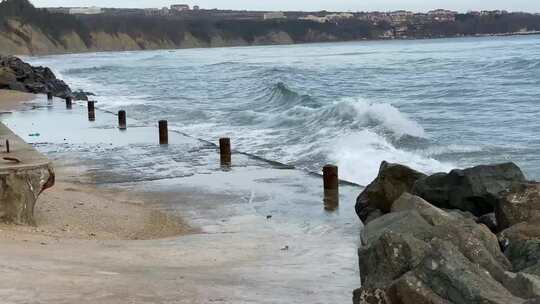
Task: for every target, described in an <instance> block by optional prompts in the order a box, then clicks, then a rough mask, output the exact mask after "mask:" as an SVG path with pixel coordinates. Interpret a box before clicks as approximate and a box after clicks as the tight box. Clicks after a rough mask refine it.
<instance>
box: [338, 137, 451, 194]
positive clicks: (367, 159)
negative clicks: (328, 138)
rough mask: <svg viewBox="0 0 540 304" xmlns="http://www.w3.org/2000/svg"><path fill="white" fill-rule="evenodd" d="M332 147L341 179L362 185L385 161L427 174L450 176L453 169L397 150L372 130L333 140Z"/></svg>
mask: <svg viewBox="0 0 540 304" xmlns="http://www.w3.org/2000/svg"><path fill="white" fill-rule="evenodd" d="M332 146H333V149H332V150H331V151H330V152H329V153H330V155H329V158H330V160H332V161H334V162H335V163H336V164H337V165H338V166H339V170H340V177H342V178H343V179H345V180H349V181H353V182H357V183H360V184H362V185H367V184H369V183H370V182H371V181H372V180H373V179H374V178H375V177H376V176H377V172H378V170H379V166H380V163H381V162H382V161H388V162H392V163H400V164H405V165H407V166H410V167H411V168H413V169H416V170H419V171H422V172H426V173H434V172H447V171H449V170H451V169H452V168H453V166H452V165H451V164H446V163H441V162H439V161H437V160H435V159H433V158H430V157H425V156H422V155H419V154H415V153H413V152H408V151H404V150H400V149H397V148H396V147H394V146H392V145H391V144H390V143H389V142H388V141H387V140H386V139H384V137H382V136H380V135H378V134H376V133H374V132H372V131H370V130H362V131H359V132H357V133H352V134H348V135H345V136H342V137H340V138H338V139H336V140H334V142H333V145H332Z"/></svg>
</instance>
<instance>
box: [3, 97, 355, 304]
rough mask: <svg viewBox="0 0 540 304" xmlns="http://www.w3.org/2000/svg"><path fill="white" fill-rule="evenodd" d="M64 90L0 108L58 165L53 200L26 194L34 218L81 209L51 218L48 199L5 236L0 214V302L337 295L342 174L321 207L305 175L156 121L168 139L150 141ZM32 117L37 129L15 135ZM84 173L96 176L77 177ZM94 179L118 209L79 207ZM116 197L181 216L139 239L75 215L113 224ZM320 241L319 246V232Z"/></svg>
mask: <svg viewBox="0 0 540 304" xmlns="http://www.w3.org/2000/svg"><path fill="white" fill-rule="evenodd" d="M74 103H75V105H76V106H75V105H74V106H73V108H72V109H66V107H65V105H64V102H63V101H61V100H59V99H55V100H54V101H53V103H52V104H51V103H47V101H46V100H45V97H42V99H40V100H36V102H35V103H34V104H33V105H32V109H31V110H28V111H19V112H14V113H13V114H11V115H7V116H6V117H5V119H3V123H4V124H6V125H7V126H9V127H12V128H13V130H15V131H16V132H17V133H18V134H19V135H20V136H21V138H22V139H23V140H25V141H27V142H29V143H32V142H33V143H34V144H35V145H37V148H38V149H39V150H40V151H41V153H44V154H45V155H47V156H48V157H49V158H50V159H51V160H52V161H53V163H56V164H57V168H58V173H59V174H58V175H59V176H63V178H59V179H58V180H57V181H58V183H57V186H56V188H57V189H59V190H61V191H60V192H59V193H58V195H64V196H65V195H69V196H71V197H73V198H76V199H74V200H68V202H67V203H65V204H63V205H55V204H54V203H52V201H54V199H55V196H54V195H53V194H54V193H53V192H49V193H48V194H50V197H51V199H52V201H51V203H48V202H45V203H41V202H38V204H37V206H38V207H39V208H42V209H41V211H39V210H38V214H37V216H36V218H37V221H38V224H40V215H39V213H41V214H43V215H44V216H46V218H49V219H50V218H51V217H50V216H49V213H51V212H56V210H53V208H58V209H63V210H65V211H66V212H68V213H70V214H73V213H74V214H75V215H77V212H81V213H82V216H81V217H83V218H84V219H85V221H83V222H80V225H81V226H82V229H81V227H73V230H72V231H63V230H62V229H66V230H68V229H72V227H71V225H70V226H69V227H64V224H65V223H64V222H63V221H64V219H66V220H70V219H69V218H66V217H64V216H63V215H62V214H61V213H60V214H59V216H57V217H55V218H54V220H51V221H49V222H46V221H45V222H41V223H42V224H43V223H44V224H45V226H40V227H38V228H24V227H15V228H17V229H22V230H25V229H26V231H15V233H16V238H13V237H11V232H10V231H11V230H10V231H7V232H6V231H4V228H2V227H0V230H3V231H2V232H0V235H4V237H3V239H2V247H1V248H0V268H2V269H5V271H4V274H3V277H4V278H5V280H2V282H0V289H1V290H6V294H5V296H6V297H7V299H8V301H9V300H12V302H10V303H13V304H15V303H16V304H19V303H20V304H23V303H33V302H39V303H55V304H59V303H66V304H68V303H72V302H74V301H76V302H77V303H104V304H117V303H118V304H120V303H122V304H123V303H125V302H126V301H128V302H133V303H186V304H192V303H201V304H202V303H211V302H223V303H248V302H249V303H290V304H301V303H306V302H323V303H334V302H335V303H344V302H349V301H350V298H351V291H352V290H353V289H354V288H356V287H357V285H358V283H357V282H358V276H359V273H358V268H357V267H356V266H355V265H354V264H355V261H356V260H357V259H356V254H357V244H358V242H359V236H358V233H357V232H358V230H359V229H360V226H361V224H360V222H359V221H358V218H357V217H356V215H355V214H354V206H353V203H354V199H355V197H356V196H357V194H358V192H359V188H358V187H353V186H350V185H343V186H342V187H341V188H340V197H341V200H342V201H341V204H340V206H339V208H338V210H335V211H333V212H329V211H327V210H325V208H324V207H325V206H324V201H323V199H324V196H323V183H322V180H321V178H320V177H318V176H313V175H311V174H309V173H307V172H305V171H301V170H295V169H284V168H281V167H280V166H277V165H275V164H269V163H267V162H264V161H261V160H258V159H254V158H251V157H249V156H247V155H243V154H238V153H234V157H233V162H234V165H233V166H232V167H231V168H230V169H229V170H227V169H223V168H222V167H221V166H220V163H219V152H218V149H216V147H214V146H212V145H209V144H208V143H204V142H202V141H200V140H197V139H194V138H189V137H186V136H183V135H182V134H180V133H177V132H169V145H167V146H162V145H159V144H158V141H157V128H156V127H157V126H141V125H137V124H136V123H134V122H133V121H131V122H130V121H129V120H128V126H129V127H128V129H127V130H126V131H120V130H118V128H117V123H118V119H117V117H116V116H114V115H111V114H110V113H106V112H104V111H96V117H95V121H89V119H88V113H87V111H86V107H85V106H84V105H83V104H81V103H76V102H74ZM57 121H62V122H63V123H62V124H57V123H55V122H57ZM62 125H64V126H65V125H69V126H70V127H69V128H64V127H63V126H62ZM36 131H37V132H40V136H39V137H32V136H29V134H31V133H34V132H36ZM70 170H71V171H70ZM149 177H150V178H149ZM62 179H64V180H67V181H71V182H73V181H74V184H73V183H72V184H71V185H65V184H63V180H62ZM93 180H95V181H98V182H99V185H89V187H90V188H91V189H92V190H91V191H88V190H87V188H86V186H87V184H88V183H92V181H93ZM53 189H54V188H53ZM96 189H97V191H98V192H99V193H98V194H99V195H100V196H103V197H105V199H107V201H108V202H110V204H111V205H112V204H114V203H115V202H114V201H111V199H110V197H111V196H113V198H114V199H116V200H117V201H118V203H119V204H118V205H119V206H121V207H120V210H119V211H120V212H124V213H120V214H118V213H117V212H110V213H109V215H110V216H109V217H106V218H101V219H100V220H102V221H97V223H96V221H94V220H93V219H92V218H88V216H86V213H85V212H88V211H92V212H95V213H94V214H100V213H99V212H96V210H95V209H96V208H95V205H94V204H93V203H94V202H93V201H92V200H90V201H88V200H87V199H86V197H87V195H90V197H92V199H93V197H95V196H94V195H95V191H96ZM49 190H51V189H49ZM89 192H90V193H89ZM120 194H126V195H127V196H123V195H120ZM46 195H47V192H45V193H43V198H46ZM55 195H56V194H55ZM133 198H137V200H136V201H135V200H134V199H133ZM123 201H124V202H125V201H128V202H131V203H134V204H131V205H134V206H135V207H139V206H138V205H137V204H138V203H139V202H144V203H145V204H148V205H147V206H148V207H149V208H151V209H153V210H158V211H160V212H163V213H165V214H167V215H170V217H169V218H170V219H175V218H180V219H185V221H186V226H187V227H188V230H187V231H185V233H184V234H182V235H178V236H173V237H168V238H159V239H144V240H139V239H137V238H138V236H137V234H135V237H131V236H132V235H128V236H130V237H129V238H128V237H125V235H126V234H125V233H124V232H123V231H119V232H118V233H119V234H120V235H122V233H123V235H124V237H116V235H114V234H113V235H111V234H102V233H95V232H94V231H90V230H89V229H88V228H89V227H91V228H92V230H93V228H94V227H98V228H99V227H103V228H104V230H107V231H109V230H112V231H113V232H115V230H114V229H111V228H109V227H110V225H112V224H111V223H112V222H113V221H120V222H121V221H123V220H124V217H125V213H128V212H129V210H128V211H126V210H123V209H124V208H125V206H126V205H124V204H122V202H123ZM79 203H82V205H79ZM131 205H128V206H131ZM105 206H106V205H105ZM74 207H76V208H74ZM48 209H49V210H51V211H49V212H47V210H48ZM103 209H105V208H103ZM138 210H141V209H138ZM340 210H341V212H340ZM97 211H101V210H97ZM107 211H108V210H107ZM125 220H127V221H129V218H128V219H125ZM137 222H140V221H137ZM151 222H152V221H151V220H150V223H151ZM113 224H117V223H113ZM142 226H144V224H140V223H139V224H137V225H136V227H139V228H140V227H142ZM42 227H44V228H42ZM189 227H195V228H189ZM143 231H144V229H143ZM59 234H60V235H61V236H62V238H59V237H58V235H59ZM90 234H95V235H90ZM138 235H141V234H138ZM328 243H331V244H332V246H321V244H328ZM21 269H23V270H24V271H21ZM43 273H46V275H45V276H44V275H42V274H43ZM284 278H286V279H287V284H283V279H284ZM13 282H32V283H31V284H22V283H21V284H17V283H13ZM66 282H69V284H67V285H66ZM126 295H128V296H126Z"/></svg>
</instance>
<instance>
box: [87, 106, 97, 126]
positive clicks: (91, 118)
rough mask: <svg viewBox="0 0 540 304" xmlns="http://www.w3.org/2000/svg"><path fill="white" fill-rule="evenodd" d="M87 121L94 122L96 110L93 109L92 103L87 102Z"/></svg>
mask: <svg viewBox="0 0 540 304" xmlns="http://www.w3.org/2000/svg"><path fill="white" fill-rule="evenodd" d="M88 120H89V121H95V120H96V108H95V102H94V101H88Z"/></svg>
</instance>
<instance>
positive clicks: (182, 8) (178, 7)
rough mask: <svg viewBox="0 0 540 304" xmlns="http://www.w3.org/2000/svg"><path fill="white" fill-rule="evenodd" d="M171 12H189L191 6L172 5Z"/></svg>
mask: <svg viewBox="0 0 540 304" xmlns="http://www.w3.org/2000/svg"><path fill="white" fill-rule="evenodd" d="M171 10H172V11H177V12H183V11H189V5H187V4H173V5H171Z"/></svg>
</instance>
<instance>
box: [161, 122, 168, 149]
mask: <svg viewBox="0 0 540 304" xmlns="http://www.w3.org/2000/svg"><path fill="white" fill-rule="evenodd" d="M159 144H160V145H167V144H169V128H168V126H167V121H166V120H160V121H159Z"/></svg>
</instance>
